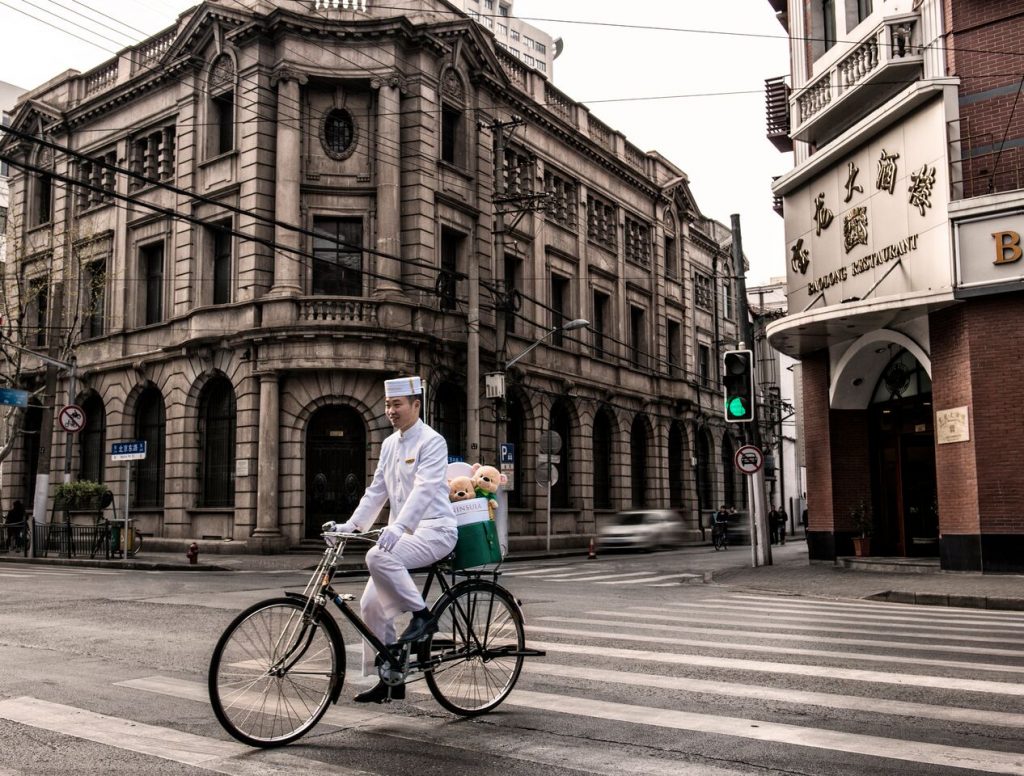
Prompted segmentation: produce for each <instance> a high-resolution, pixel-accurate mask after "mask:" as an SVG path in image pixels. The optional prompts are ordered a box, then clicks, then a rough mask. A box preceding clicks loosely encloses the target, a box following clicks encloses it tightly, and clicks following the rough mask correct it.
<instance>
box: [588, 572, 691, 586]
mask: <svg viewBox="0 0 1024 776" xmlns="http://www.w3.org/2000/svg"><path fill="white" fill-rule="evenodd" d="M684 578H685V579H696V578H697V575H696V574H665V575H664V576H660V577H648V578H646V579H630V580H624V581H615V582H598V583H597V584H599V585H643V584H646V583H648V582H661V581H662V580H664V579H684Z"/></svg>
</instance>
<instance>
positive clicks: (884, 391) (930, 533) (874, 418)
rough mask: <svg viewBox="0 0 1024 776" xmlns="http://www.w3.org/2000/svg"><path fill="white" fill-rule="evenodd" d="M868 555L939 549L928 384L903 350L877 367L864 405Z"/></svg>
mask: <svg viewBox="0 0 1024 776" xmlns="http://www.w3.org/2000/svg"><path fill="white" fill-rule="evenodd" d="M868 409H869V413H870V418H871V421H870V429H871V468H872V486H873V487H872V490H873V492H874V493H873V495H874V498H872V499H871V500H872V502H873V504H871V506H872V508H873V510H874V513H875V520H874V536H873V538H872V543H871V552H872V554H873V555H883V554H884V555H890V554H895V555H911V556H928V555H938V554H939V516H938V507H937V489H936V481H935V434H934V429H933V423H932V383H931V379H930V378H929V376H928V373H927V372H926V371H925V369H924V368H923V367H922V366H921V364H920V363H918V361H917V359H916V358H914V356H913V355H912V354H911V353H910V351H908V350H905V349H900V350H899V351H897V353H896V355H895V356H894V357H893V358H892V359H891V360H890V361H889V363H888V364H887V365H886V367H885V369H883V370H882V374H881V377H880V378H879V379H878V382H877V383H876V385H875V390H874V393H873V394H872V397H871V404H870V406H869V408H868Z"/></svg>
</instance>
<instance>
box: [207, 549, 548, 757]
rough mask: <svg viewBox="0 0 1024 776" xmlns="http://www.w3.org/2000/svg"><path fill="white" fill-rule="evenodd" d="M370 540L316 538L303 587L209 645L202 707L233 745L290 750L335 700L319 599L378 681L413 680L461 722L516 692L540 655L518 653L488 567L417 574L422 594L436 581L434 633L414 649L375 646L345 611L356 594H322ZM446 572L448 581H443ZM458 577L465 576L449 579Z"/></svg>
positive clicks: (334, 665) (507, 610) (336, 664)
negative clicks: (318, 546)
mask: <svg viewBox="0 0 1024 776" xmlns="http://www.w3.org/2000/svg"><path fill="white" fill-rule="evenodd" d="M370 534H379V531H371V532H368V533H367V534H348V533H340V532H329V533H325V534H323V536H324V538H325V539H326V540H327V543H328V547H327V549H326V550H324V554H323V557H322V558H321V560H320V563H319V565H318V566H317V568H316V570H315V571H314V572H313V574H312V576H311V577H310V580H309V582H308V583H307V584H306V588H305V590H304V591H303V592H302V593H289V592H286V593H285V595H284V597H280V598H271V599H267V600H265V601H261V602H259V603H257V604H253V605H252V606H250V607H249V608H248V609H246V610H245V611H243V612H242V613H240V614H239V615H238V616H237V617H235V619H234V620H233V621H232V622H231V623H230V624H229V625H228V627H227V629H226V630H225V631H224V633H223V634H222V635H221V637H220V639H219V640H218V641H217V645H216V647H215V648H214V651H213V656H212V657H211V659H210V668H209V676H208V685H209V693H210V702H211V704H212V706H213V711H214V714H215V715H216V716H217V720H218V721H219V722H220V724H221V725H222V726H223V727H224V729H225V730H226V731H227V732H228V733H229V734H230V735H231V736H232V737H234V738H235V739H237V740H238V741H241V742H242V743H244V744H248V745H249V746H255V747H263V748H269V747H274V746H282V745H284V744H289V743H291V742H292V741H295V740H297V739H299V738H300V737H302V736H303V735H305V734H306V733H308V732H309V731H310V730H311V729H312V728H313V727H314V726H315V725H316V723H317V722H319V721H320V719H321V718H322V717H323V715H324V714H325V713H326V712H327V709H328V707H329V706H330V705H331V704H332V703H336V702H337V701H338V697H339V695H340V694H341V688H342V685H343V684H344V681H345V643H344V639H343V637H342V633H341V629H340V627H339V626H338V623H337V622H336V621H335V619H334V618H333V617H332V616H331V614H330V611H329V610H328V608H327V602H328V601H332V602H333V603H334V604H335V606H336V607H337V608H338V610H339V611H340V612H341V614H342V615H343V616H344V617H345V619H346V620H348V622H349V623H351V625H352V626H353V627H354V628H355V629H356V631H358V633H359V635H360V636H362V638H363V639H364V640H365V641H366V642H368V643H369V644H370V645H371V646H372V647H373V648H374V649H375V650H376V652H377V659H376V663H377V672H378V675H379V676H380V679H381V680H382V681H383V682H384V683H385V684H387V685H390V686H396V685H400V684H406V683H408V681H409V680H410V679H412V678H415V677H418V676H422V678H423V680H424V681H425V682H426V685H427V688H428V689H429V690H430V693H431V694H432V695H433V696H434V699H435V700H436V701H437V702H438V703H439V704H440V705H441V706H442V707H443V708H445V709H447V710H448V711H450V712H452V713H453V714H458V715H461V716H464V717H474V716H478V715H480V714H485V713H487V712H489V711H492V710H494V709H495V708H497V707H498V705H499V704H501V702H502V701H504V700H505V699H506V698H507V697H508V695H509V693H511V692H512V689H513V687H515V684H516V682H517V681H518V679H519V674H520V672H521V671H522V667H523V660H524V658H527V657H542V656H543V655H544V654H545V653H544V652H541V651H539V650H535V649H527V647H526V637H525V633H524V628H523V614H522V610H521V609H520V606H519V602H518V601H517V600H516V599H515V597H514V596H513V595H512V593H510V592H509V591H508V590H507V589H506V588H504V587H502V586H501V585H499V584H498V582H497V577H498V571H497V570H494V571H490V572H484V571H455V570H454V569H451V567H450V565H449V563H448V561H449V559H447V558H446V559H444V560H442V561H439V562H437V563H435V564H433V565H431V566H430V567H429V568H428V569H426V570H427V572H428V573H427V579H426V582H425V583H424V585H423V591H422V592H423V595H424V598H426V596H427V595H428V594H429V592H430V587H431V584H432V583H433V581H434V580H435V579H436V580H437V581H438V583H439V585H440V588H441V593H440V595H439V596H438V598H437V600H435V601H434V604H433V606H432V607H431V614H432V616H433V617H434V620H435V622H436V623H437V626H438V629H437V632H436V633H434V634H433V635H430V636H427V637H426V638H424V639H423V640H421V641H419V642H416V643H414V644H412V643H408V642H406V643H398V644H384V643H383V642H382V641H381V640H380V639H378V638H377V636H376V635H374V634H373V633H372V632H371V631H370V629H369V627H368V626H367V625H366V623H365V622H363V620H362V618H361V617H360V616H359V614H357V613H356V611H354V610H353V609H352V607H350V606H349V603H350V602H351V601H354V600H355V596H354V595H350V594H340V593H338V592H336V591H335V590H334V589H333V588H332V587H331V582H332V579H333V578H334V575H335V573H336V572H337V569H338V562H339V560H340V559H341V557H342V554H343V552H344V548H345V545H346V543H347V542H348V541H350V540H352V539H357V540H364V539H368V538H369V535H370ZM370 541H372V539H370ZM449 572H450V574H451V577H452V581H449V580H448V579H446V574H448V573H449ZM460 575H461V576H463V577H465V579H463V580H461V581H459V582H455V581H454V580H455V577H456V576H460ZM486 575H490V576H491V577H492V578H491V579H485V578H484V577H485V576H486Z"/></svg>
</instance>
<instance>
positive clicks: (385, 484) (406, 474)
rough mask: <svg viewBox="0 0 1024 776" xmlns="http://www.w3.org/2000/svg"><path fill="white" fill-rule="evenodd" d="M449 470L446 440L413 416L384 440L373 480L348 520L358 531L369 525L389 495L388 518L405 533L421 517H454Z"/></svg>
mask: <svg viewBox="0 0 1024 776" xmlns="http://www.w3.org/2000/svg"><path fill="white" fill-rule="evenodd" d="M447 475H448V443H447V442H445V440H444V437H442V436H441V435H440V434H438V433H437V432H436V431H434V429H432V428H431V427H430V426H428V425H427V424H426V423H424V422H423V421H422V420H417V421H416V423H414V424H413V425H412V426H411V427H410V428H409V429H407V430H406V431H404V432H403V431H396V432H395V433H394V434H392V435H391V436H389V437H388V438H387V439H385V440H384V444H383V445H381V448H380V460H379V461H378V462H377V470H376V471H375V472H374V473H373V481H372V482H371V483H370V486H369V487H368V488H367V489H366V491H365V492H364V493H363V497H362V499H361V500H360V501H359V506H357V507H356V509H355V511H354V512H353V513H352V517H351V518H350V520H351V521H352V523H353V525H355V526H356V527H357V528H358V529H359V530H360V531H365V530H367V529H368V528H369V527H370V526H372V525H373V523H374V521H375V520H376V519H377V517H378V516H379V515H380V511H381V509H383V508H384V504H385V503H386V502H387V501H388V500H389V499H390V501H391V517H390V519H389V520H388V523H389V524H391V525H394V524H398V525H399V526H401V527H402V528H404V529H405V531H406V532H407V533H412V532H414V531H415V530H416V527H417V526H418V525H419V523H420V520H425V519H426V520H429V519H431V518H435V517H450V518H452V519H454V517H455V514H454V513H453V512H452V505H451V502H450V501H449V500H448V480H447Z"/></svg>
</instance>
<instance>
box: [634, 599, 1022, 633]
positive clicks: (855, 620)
mask: <svg viewBox="0 0 1024 776" xmlns="http://www.w3.org/2000/svg"><path fill="white" fill-rule="evenodd" d="M667 607H668V608H670V609H673V610H676V609H677V610H679V611H690V610H693V612H694V613H695V614H701V615H704V613H705V612H708V613H709V614H708V616H715V615H721V614H728V615H729V616H730V619H751V618H756V621H757V622H759V623H763V622H765V620H766V619H769V620H770V621H771V623H772V624H773V625H774V624H776V623H781V622H807V621H808V620H809V619H814V620H816V621H822V620H828V621H831V620H838V621H839V622H840V623H849V624H851V625H854V624H856V625H861V624H863V625H875V626H877V627H880V628H881V627H891V626H890V625H888V624H887V623H888V621H889V620H895V622H896V624H897V625H898V626H899V627H900V628H902V629H903V630H922V631H940V632H942V633H946V634H947V635H948V634H951V633H977V632H978V626H977V625H969V626H968V625H964V626H963V627H959V626H957V625H953V624H948V623H949V622H962V621H959V620H952V621H946V622H947V624H944V623H943V621H940V620H937V619H935V620H931V621H930V624H927V625H926V624H924V623H912V622H906V621H904V620H900V618H898V617H897V618H888V620H886V621H880V620H879V618H871V617H855V616H850V615H845V614H835V615H829V613H828V612H810V611H807V610H799V609H794V610H791V611H787V612H774V611H765V610H761V609H758V610H753V609H751V608H750V607H749V606H745V607H740V606H710V605H705V604H698V603H682V602H678V601H669V602H667ZM639 608H640V609H641V610H643V611H656V612H664V611H665V610H666V606H656V607H652V606H642V607H639ZM940 625H941V626H942V627H939V626H940ZM989 627H996V626H989ZM993 633H994V631H993ZM999 636H1000V637H1006V638H1010V639H1014V640H1017V639H1019V638H1020V637H1021V636H1024V633H1020V632H1018V631H1013V630H1010V631H1007V632H1005V633H1000V634H999Z"/></svg>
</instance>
